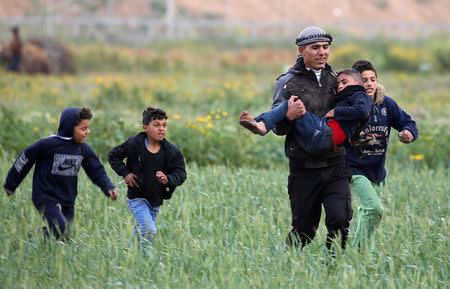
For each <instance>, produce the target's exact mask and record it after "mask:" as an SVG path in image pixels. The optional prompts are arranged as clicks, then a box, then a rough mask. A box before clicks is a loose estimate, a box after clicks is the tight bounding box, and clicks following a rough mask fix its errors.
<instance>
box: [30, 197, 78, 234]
mask: <svg viewBox="0 0 450 289" xmlns="http://www.w3.org/2000/svg"><path fill="white" fill-rule="evenodd" d="M36 208H37V209H38V211H40V212H41V214H42V215H43V217H44V218H45V220H46V221H47V223H48V226H49V228H50V231H51V232H52V234H53V235H54V236H55V237H56V238H57V239H59V238H60V237H61V236H65V237H66V236H68V235H69V231H70V222H71V221H72V220H73V216H74V208H73V207H64V208H63V207H62V206H61V204H59V203H54V202H48V203H44V204H40V205H36ZM44 235H45V233H44Z"/></svg>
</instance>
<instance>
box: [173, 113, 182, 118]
mask: <svg viewBox="0 0 450 289" xmlns="http://www.w3.org/2000/svg"><path fill="white" fill-rule="evenodd" d="M180 118H181V115H178V114H175V115H174V116H173V119H180Z"/></svg>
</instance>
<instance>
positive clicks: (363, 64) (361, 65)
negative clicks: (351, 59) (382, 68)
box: [352, 60, 378, 77]
mask: <svg viewBox="0 0 450 289" xmlns="http://www.w3.org/2000/svg"><path fill="white" fill-rule="evenodd" d="M352 68H353V69H355V70H358V71H359V72H361V73H363V71H366V70H372V71H373V72H374V73H375V76H376V77H378V76H377V70H376V69H375V67H374V66H373V65H372V63H371V62H370V61H368V60H357V61H355V63H353V65H352Z"/></svg>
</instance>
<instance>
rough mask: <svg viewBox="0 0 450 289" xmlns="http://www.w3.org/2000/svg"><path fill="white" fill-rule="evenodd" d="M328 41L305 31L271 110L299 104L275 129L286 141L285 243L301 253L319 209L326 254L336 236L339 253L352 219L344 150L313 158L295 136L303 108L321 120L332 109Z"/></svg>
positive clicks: (311, 235) (333, 82) (320, 33)
mask: <svg viewBox="0 0 450 289" xmlns="http://www.w3.org/2000/svg"><path fill="white" fill-rule="evenodd" d="M332 39H333V38H332V37H331V35H330V34H328V33H326V32H325V31H324V30H322V29H321V28H318V27H314V26H310V27H308V28H306V29H304V30H303V31H302V32H301V33H300V35H299V36H298V38H297V39H296V44H297V45H298V52H299V55H298V57H297V61H296V63H295V64H294V66H293V67H291V68H290V69H289V70H288V72H287V73H286V74H283V75H281V76H280V77H278V79H277V81H276V82H275V88H274V96H273V103H272V108H273V107H276V106H278V105H279V104H280V103H282V102H283V101H286V100H288V99H290V97H291V96H297V97H298V98H299V99H300V100H301V102H298V101H295V102H294V101H290V102H288V109H287V112H286V117H285V118H284V119H283V120H282V121H281V122H279V123H278V124H277V126H276V127H275V129H274V132H275V133H276V134H278V135H286V139H285V154H286V156H287V157H288V158H289V168H290V173H289V178H288V194H289V200H290V205H291V213H292V230H291V231H290V233H289V234H288V235H287V238H286V244H287V245H288V246H298V245H300V244H301V246H302V247H303V246H305V245H306V244H307V243H309V242H310V241H311V240H312V239H314V237H315V234H316V230H317V228H318V226H319V222H320V216H321V212H322V205H323V207H324V209H325V225H326V227H327V229H328V235H327V240H326V245H327V248H328V249H329V250H331V245H332V241H333V239H334V238H335V237H336V236H337V235H338V233H339V232H340V233H341V235H342V236H341V246H342V247H343V248H344V247H345V244H346V240H347V235H348V227H349V224H350V220H351V218H352V214H353V211H352V206H351V199H350V186H349V181H350V177H351V174H350V170H349V169H348V167H347V166H346V164H345V160H344V148H343V146H342V145H338V146H336V148H335V149H334V150H329V151H326V152H323V153H320V154H312V153H309V152H307V151H306V150H305V149H303V148H302V147H301V145H300V144H299V143H298V141H297V138H296V135H295V132H294V131H295V121H294V120H295V119H297V118H299V117H301V116H303V115H304V114H305V107H306V109H307V110H308V111H309V112H310V113H312V114H315V115H317V116H318V117H324V116H325V114H326V113H327V112H329V111H330V110H331V109H333V108H334V106H335V104H336V96H335V93H334V92H335V88H336V73H334V72H333V71H332V69H331V67H330V66H329V65H328V64H327V60H328V56H329V54H330V44H331V41H332ZM303 104H304V105H303ZM259 120H260V119H256V121H259Z"/></svg>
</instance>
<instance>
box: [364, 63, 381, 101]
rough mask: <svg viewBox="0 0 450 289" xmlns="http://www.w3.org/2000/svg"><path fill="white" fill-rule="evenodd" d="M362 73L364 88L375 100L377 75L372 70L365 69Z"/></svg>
mask: <svg viewBox="0 0 450 289" xmlns="http://www.w3.org/2000/svg"><path fill="white" fill-rule="evenodd" d="M361 75H362V78H363V81H364V88H365V89H366V92H367V94H368V95H370V96H371V97H372V100H373V98H374V96H375V92H376V91H377V84H378V80H377V76H376V75H375V72H374V71H372V70H364V71H363V72H362V73H361Z"/></svg>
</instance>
